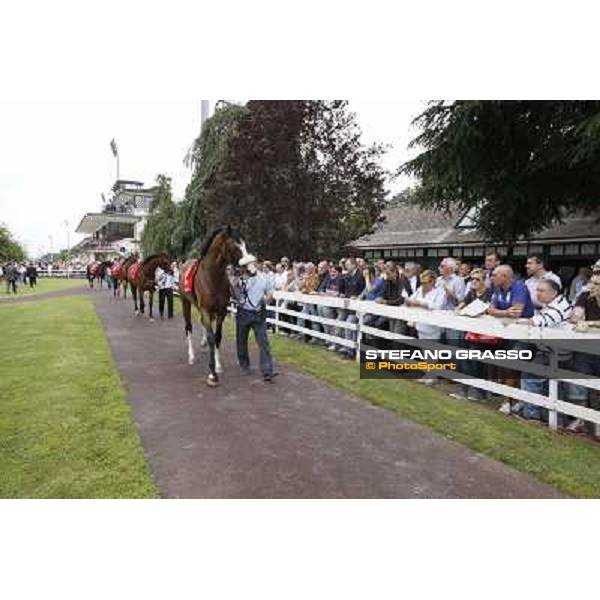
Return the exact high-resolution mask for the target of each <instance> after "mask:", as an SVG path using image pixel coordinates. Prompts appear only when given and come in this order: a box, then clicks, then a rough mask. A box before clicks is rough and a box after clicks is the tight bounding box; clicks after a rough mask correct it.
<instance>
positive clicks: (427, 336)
mask: <svg viewBox="0 0 600 600" xmlns="http://www.w3.org/2000/svg"><path fill="white" fill-rule="evenodd" d="M419 281H420V282H421V287H419V288H417V291H416V292H414V293H413V294H412V296H411V297H410V298H407V299H406V301H405V303H406V305H407V306H417V307H419V308H426V309H427V310H440V309H441V308H442V306H443V305H444V302H445V301H446V292H445V290H444V288H443V287H436V281H437V277H436V274H435V273H434V272H433V271H431V270H430V269H428V270H426V271H423V273H421V275H420V277H419ZM415 329H416V330H417V333H418V335H419V339H420V340H439V339H440V338H441V337H442V332H443V331H444V328H443V327H437V326H435V325H426V324H425V323H416V324H415ZM436 379H437V377H427V376H425V377H422V378H421V379H419V382H420V383H424V384H425V385H433V384H434V382H435V381H436Z"/></svg>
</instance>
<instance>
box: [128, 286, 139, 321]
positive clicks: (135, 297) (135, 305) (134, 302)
mask: <svg viewBox="0 0 600 600" xmlns="http://www.w3.org/2000/svg"><path fill="white" fill-rule="evenodd" d="M129 285H130V286H131V295H132V296H133V306H134V308H135V314H136V315H137V314H138V312H139V310H138V301H137V288H136V287H135V285H133V283H130V284H129Z"/></svg>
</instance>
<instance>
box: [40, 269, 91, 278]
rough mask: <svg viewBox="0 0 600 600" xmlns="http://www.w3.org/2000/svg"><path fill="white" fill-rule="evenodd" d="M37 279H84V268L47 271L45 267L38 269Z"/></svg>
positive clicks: (85, 274)
mask: <svg viewBox="0 0 600 600" xmlns="http://www.w3.org/2000/svg"><path fill="white" fill-rule="evenodd" d="M37 276H38V279H86V277H87V273H86V270H85V269H71V270H69V269H52V271H51V272H50V273H49V272H48V270H47V269H38V272H37Z"/></svg>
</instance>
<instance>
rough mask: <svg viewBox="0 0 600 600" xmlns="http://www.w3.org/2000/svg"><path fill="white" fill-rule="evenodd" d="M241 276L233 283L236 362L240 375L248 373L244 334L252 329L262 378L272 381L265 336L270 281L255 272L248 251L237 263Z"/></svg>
mask: <svg viewBox="0 0 600 600" xmlns="http://www.w3.org/2000/svg"><path fill="white" fill-rule="evenodd" d="M239 265H240V267H242V276H241V277H240V278H239V279H238V280H237V281H236V282H235V283H233V289H234V293H235V296H236V299H237V305H238V307H237V315H236V331H235V337H236V344H237V357H238V362H239V365H240V367H241V369H242V371H243V373H244V375H249V374H250V355H249V354H248V335H249V333H250V330H253V331H254V337H255V338H256V343H257V344H258V347H259V350H260V370H261V372H262V376H263V379H264V381H266V382H269V383H272V382H273V378H274V377H275V376H276V375H277V373H275V372H274V371H273V360H272V358H271V349H270V347H269V339H268V337H267V308H266V305H267V303H268V302H269V301H270V300H271V298H272V297H273V282H272V280H271V278H269V277H268V276H267V275H265V274H264V273H259V272H258V269H257V267H256V258H255V257H254V256H252V255H251V254H248V255H247V256H245V257H244V258H242V259H241V260H240V262H239Z"/></svg>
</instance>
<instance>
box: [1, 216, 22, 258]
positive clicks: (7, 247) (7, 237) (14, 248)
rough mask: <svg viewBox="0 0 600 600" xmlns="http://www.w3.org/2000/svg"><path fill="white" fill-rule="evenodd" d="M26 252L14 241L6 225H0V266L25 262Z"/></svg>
mask: <svg viewBox="0 0 600 600" xmlns="http://www.w3.org/2000/svg"><path fill="white" fill-rule="evenodd" d="M25 256H26V252H25V249H24V248H23V246H22V245H21V244H20V243H19V242H18V241H17V240H15V238H14V236H13V234H12V233H11V232H10V231H9V229H8V227H6V225H3V224H2V223H0V264H4V263H6V262H9V261H12V260H16V261H23V260H25Z"/></svg>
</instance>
